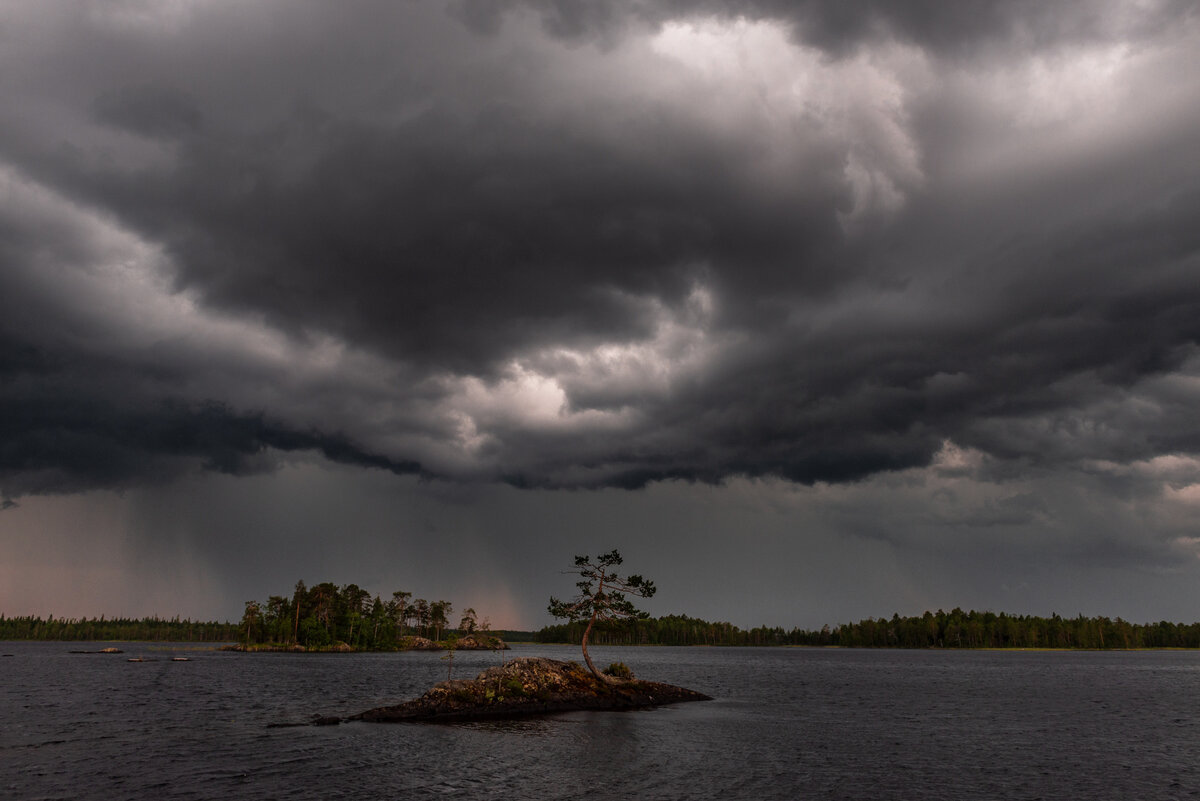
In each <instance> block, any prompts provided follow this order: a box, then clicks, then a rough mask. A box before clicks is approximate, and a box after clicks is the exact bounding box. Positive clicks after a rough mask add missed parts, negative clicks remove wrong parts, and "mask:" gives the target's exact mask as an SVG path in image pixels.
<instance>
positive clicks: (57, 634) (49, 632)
mask: <svg viewBox="0 0 1200 801" xmlns="http://www.w3.org/2000/svg"><path fill="white" fill-rule="evenodd" d="M238 638H239V627H238V624H236V623H229V622H225V623H215V622H210V623H205V622H201V621H198V620H190V619H185V620H180V619H179V618H178V617H174V618H172V619H170V620H164V619H162V618H158V617H144V618H141V619H135V618H112V619H105V618H104V617H98V618H86V617H82V618H56V617H54V615H51V616H50V617H49V618H47V619H45V620H43V619H42V618H40V617H4V616H3V615H0V640H56V641H59V642H97V641H106V640H143V641H145V640H157V641H159V642H212V643H218V642H234V641H235V640H237V639H238Z"/></svg>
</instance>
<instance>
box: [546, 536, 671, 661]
mask: <svg viewBox="0 0 1200 801" xmlns="http://www.w3.org/2000/svg"><path fill="white" fill-rule="evenodd" d="M623 561H624V560H623V559H622V558H621V554H620V552H619V551H617V550H616V549H613V550H611V551H609V552H608V553H605V554H600V555H599V556H597V557H596V560H595V561H594V562H593V561H592V558H591V557H590V556H576V557H575V567H574V569H573V570H571V571H569V572H572V573H575V574H577V575H578V576H579V581H577V582H576V583H575V586H576V587H578V588H579V594H578V595H576V596H575V597H574V598H572V599H571V600H569V601H560V600H559V599H557V598H555V597H553V596H551V598H550V606H549V610H548V611H549V612H550V614H552V615H554V616H555V617H561V618H566V619H567V620H568V621H571V622H572V623H574V622H576V621H582V620H586V621H587V625H586V626H584V629H583V633H582V634H581V635H580V638H579V643H580V645H581V646H582V648H583V661H584V662H586V663H587V666H588V670H590V671H592V674H593V675H594V676H596V678H601V674H600V671H598V670H596V666H595V664H593V663H592V658H591V657H590V656H588V637H589V636H590V635H591V633H592V629H593V628H595V627H596V624H600V625H604V624H606V623H611V622H613V621H620V620H645V619H646V618H648V617H649V615H647V614H646V613H645V612H643V611H641V610H640V609H638V608H637V607H635V606H634V605H633V602H632V601H630V600H629V599H628V598H627V597H626V596H627V595H634V596H637V597H639V598H649V597H651V596H653V595H654V593H655V587H654V582H653V581H648V580H646V579H644V578H642V577H641V576H639V575H636V574H635V575H632V576H629V577H627V578H621V576H620V575H618V574H617V572H616V568H617V566H619V565H620V564H621V563H622V562H623Z"/></svg>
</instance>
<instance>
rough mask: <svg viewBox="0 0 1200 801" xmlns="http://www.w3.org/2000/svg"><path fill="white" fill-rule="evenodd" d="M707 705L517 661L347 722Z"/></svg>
mask: <svg viewBox="0 0 1200 801" xmlns="http://www.w3.org/2000/svg"><path fill="white" fill-rule="evenodd" d="M710 700H712V699H711V698H710V697H709V696H707V695H704V694H703V693H698V692H696V691H694V690H688V689H685V688H683V687H675V686H673V685H670V684H661V683H659V682H653V681H641V680H639V679H634V678H629V679H612V678H609V679H607V680H601V679H598V678H596V677H595V676H594V675H593V674H592V673H590V672H589V671H588V670H586V669H585V668H583V667H581V666H580V665H577V664H576V663H574V662H562V661H559V660H556V659H543V658H540V657H522V658H519V659H513V660H512V661H510V662H508V663H507V664H505V665H503V666H498V667H493V668H488V669H487V670H485V671H484V672H482V673H480V674H479V675H478V676H477V677H475V678H474V679H457V680H453V681H444V682H441V683H440V684H436V685H434V686H433V687H432V688H431V689H430V690H429V691H428V692H426V693H425V694H424V695H423V696H421V697H420V698H416V699H414V700H412V701H406V702H405V703H403V704H398V705H396V706H385V707H379V708H378V709H371V710H368V711H366V712H362V713H360V714H358V715H354V716H352V717H350V718H347V720H364V721H370V722H374V723H394V722H406V721H408V722H426V723H443V722H445V723H450V722H465V721H477V720H489V719H495V718H514V717H526V716H530V715H544V714H550V713H555V712H569V711H575V710H603V709H611V710H626V709H645V708H647V707H654V706H662V705H664V704H676V703H681V702H684V701H710Z"/></svg>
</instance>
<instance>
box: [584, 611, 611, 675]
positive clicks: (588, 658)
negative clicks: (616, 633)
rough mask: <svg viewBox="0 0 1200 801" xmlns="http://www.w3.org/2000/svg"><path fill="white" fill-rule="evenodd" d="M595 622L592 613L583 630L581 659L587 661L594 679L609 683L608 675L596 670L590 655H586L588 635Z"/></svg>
mask: <svg viewBox="0 0 1200 801" xmlns="http://www.w3.org/2000/svg"><path fill="white" fill-rule="evenodd" d="M595 622H596V618H595V615H592V618H590V619H589V620H588V627H587V628H584V630H583V661H584V662H587V663H588V669H589V670H590V671H592V675H594V676H595V677H596V679H599V680H600V681H604V682H605V683H611V681H612V680H611V679H610V677H608V676H606V675H604V674H602V673H600V671H599V670H596V666H595V664H593V662H592V657H590V656H588V636H589V634H590V633H592V627H593V626H594V625H595Z"/></svg>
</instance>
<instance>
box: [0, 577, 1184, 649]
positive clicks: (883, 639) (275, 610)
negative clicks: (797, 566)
mask: <svg viewBox="0 0 1200 801" xmlns="http://www.w3.org/2000/svg"><path fill="white" fill-rule="evenodd" d="M301 586H303V582H301V583H300V584H299V585H297V587H298V588H299V587H301ZM347 586H350V587H353V586H354V585H347ZM331 587H333V585H328V584H326V585H317V586H315V587H313V589H312V590H308V589H307V588H305V598H304V599H303V600H301V605H300V613H301V617H300V625H299V626H297V625H296V622H295V621H296V618H295V607H294V605H293V601H288V602H287V604H286V605H282V606H281V605H279V604H278V602H277V601H276V600H275V599H276V598H277V596H272V600H271V601H269V602H268V608H267V609H266V610H264V609H263V605H261V604H259V605H258V606H257V610H254V609H249V610H248V611H250V612H251V615H250V617H249V619H247V618H246V617H243V620H242V622H241V623H230V622H228V621H226V622H224V623H220V622H202V621H193V620H190V619H180V618H179V617H174V618H171V619H169V620H167V619H163V618H158V617H145V618H140V619H136V618H111V619H109V618H105V617H103V616H101V617H98V618H87V617H83V618H56V617H54V616H53V615H51V616H50V617H48V618H45V619H43V618H41V617H33V616H24V617H5V616H4V615H2V614H0V640H45V641H60V642H66V641H79V642H92V641H120V640H128V641H143V642H193V643H230V642H242V643H247V642H249V643H250V644H252V645H253V644H266V643H274V644H289V643H292V644H298V645H305V646H306V648H308V649H309V650H332V646H335V645H336V644H337V643H338V642H346V643H347V644H348V645H350V646H351V648H352V649H353V650H400V649H402V648H403V647H404V646H405V642H404V640H405V638H409V637H413V636H420V630H421V621H420V620H419V619H414V618H409V619H407V620H404V621H400V622H398V623H397V622H396V618H395V617H391V616H389V615H388V613H387V602H382V601H380V599H379V598H378V597H376V598H375V599H374V601H373V602H372V603H371V604H370V606H369V607H367V611H366V614H365V615H364V614H363V612H362V611H360V612H359V613H358V616H357V617H355V615H354V610H353V609H352V608H351V607H349V606H341V607H338V606H337V604H335V603H334V600H335V598H343V599H344V598H346V597H347V596H346V595H344V594H343V593H342V592H341V590H340V589H339V590H338V593H337V595H336V596H334V595H333V593H332V592H331V591H330V588H331ZM334 589H337V588H334ZM353 594H354V593H353V592H351V593H350V595H351V596H353ZM402 595H403V594H402ZM295 597H296V596H293V599H294V598H295ZM281 600H286V599H281ZM318 601H319V602H320V603H317V602H318ZM375 602H379V604H382V606H377V604H376V603H375ZM394 602H395V601H394ZM419 602H420V599H418V601H416V602H414V603H413V604H412V606H413V607H418V608H419ZM251 603H255V602H251ZM272 604H273V605H272ZM405 606H406V607H407V606H408V604H407V603H406V604H405ZM449 608H450V607H449V604H447V605H446V607H445V608H444V609H443V615H445V614H446V610H447V609H449ZM360 609H362V607H360ZM397 610H398V607H396V606H394V607H392V612H391V614H392V615H395V614H397ZM468 611H473V610H468ZM285 612H286V613H287V614H286V615H285V614H282V613H285ZM464 617H466V613H464ZM310 618H312V619H313V621H315V622H309V623H308V624H305V621H306V620H309V619H310ZM326 619H327V620H328V628H326V623H325V621H326ZM285 620H290V621H291V622H292V631H293V632H296V631H297V629H299V630H301V631H304V632H306V633H308V635H309V637H308V639H307V641H301V642H298V643H297V642H295V641H294V640H292V639H291V638H290V637H288V636H287V627H286V626H285ZM352 623H353V628H354V630H355V631H356V632H357V634H352V633H351V624H352ZM376 623H378V624H379V628H378V629H377V628H376ZM389 623H393V624H394V626H389ZM460 623H462V621H460ZM247 624H249V625H248V627H247ZM410 624H411V625H410ZM424 625H425V626H426V631H428V630H429V627H430V626H432V625H433V622H432V620H429V621H426V622H425V624H424ZM469 625H470V624H469V622H468V627H469ZM477 626H478V628H477V629H476V630H477V631H478V632H479V633H483V631H484V629H483V626H482V625H479V624H477ZM380 631H382V632H383V636H382V637H381V636H380V634H379V632H380ZM319 632H324V634H323V635H322V634H321V633H319ZM442 632H443V633H451V632H453V633H455V634H457V633H459V631H455V630H451V629H447V628H443V630H442ZM314 633H315V636H312V635H313V634H314ZM429 633H434V632H429ZM463 633H465V632H463ZM248 634H249V637H248V636H247V635H248ZM341 634H344V635H345V637H348V638H350V640H353V642H351V641H350V640H347V639H343V638H340V637H339V636H338V635H341ZM489 634H491V635H494V636H499V637H501V638H503V639H505V640H508V641H509V642H521V641H526V642H528V641H532V642H537V643H564V644H572V645H578V644H579V641H580V638H581V637H582V635H583V624H581V623H572V624H563V625H555V626H546V627H545V628H543V629H541V630H539V631H535V632H527V631H492V632H489ZM302 636H303V635H302ZM592 642H593V644H595V645H601V646H603V645H717V646H787V645H793V646H817V647H822V646H824V647H842V648H947V649H972V648H976V649H977V648H1061V649H1082V650H1121V649H1140V648H1200V623H1190V624H1184V623H1169V622H1167V621H1161V622H1159V623H1146V624H1138V623H1130V622H1128V621H1125V620H1122V619H1121V618H1115V619H1113V618H1108V617H1083V616H1082V615H1080V616H1078V617H1074V618H1063V617H1060V616H1059V615H1051V616H1050V617H1037V616H1031V615H1008V614H1005V613H1003V612H1001V613H993V612H976V611H973V610H972V611H970V612H964V611H962V610H961V609H954V610H952V611H950V612H943V611H942V610H940V609H939V610H938V611H937V612H926V613H925V614H924V615H921V616H916V617H900V616H899V615H893V616H892V617H891V618H867V619H865V620H861V621H859V622H858V623H845V624H842V625H839V626H836V627H830V626H824V627H822V628H821V629H819V630H816V631H807V630H804V629H798V628H793V629H791V630H786V629H783V628H781V627H778V626H776V627H768V626H759V627H757V628H753V629H740V628H738V627H737V626H734V625H733V624H731V623H712V622H709V621H706V620H701V619H700V618H693V617H688V616H687V615H667V616H665V617H659V618H650V619H647V620H637V621H632V622H629V623H626V624H624V625H621V626H615V627H607V628H603V629H597V630H596V631H593V632H592ZM251 650H256V649H253V648H252V649H251Z"/></svg>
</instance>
